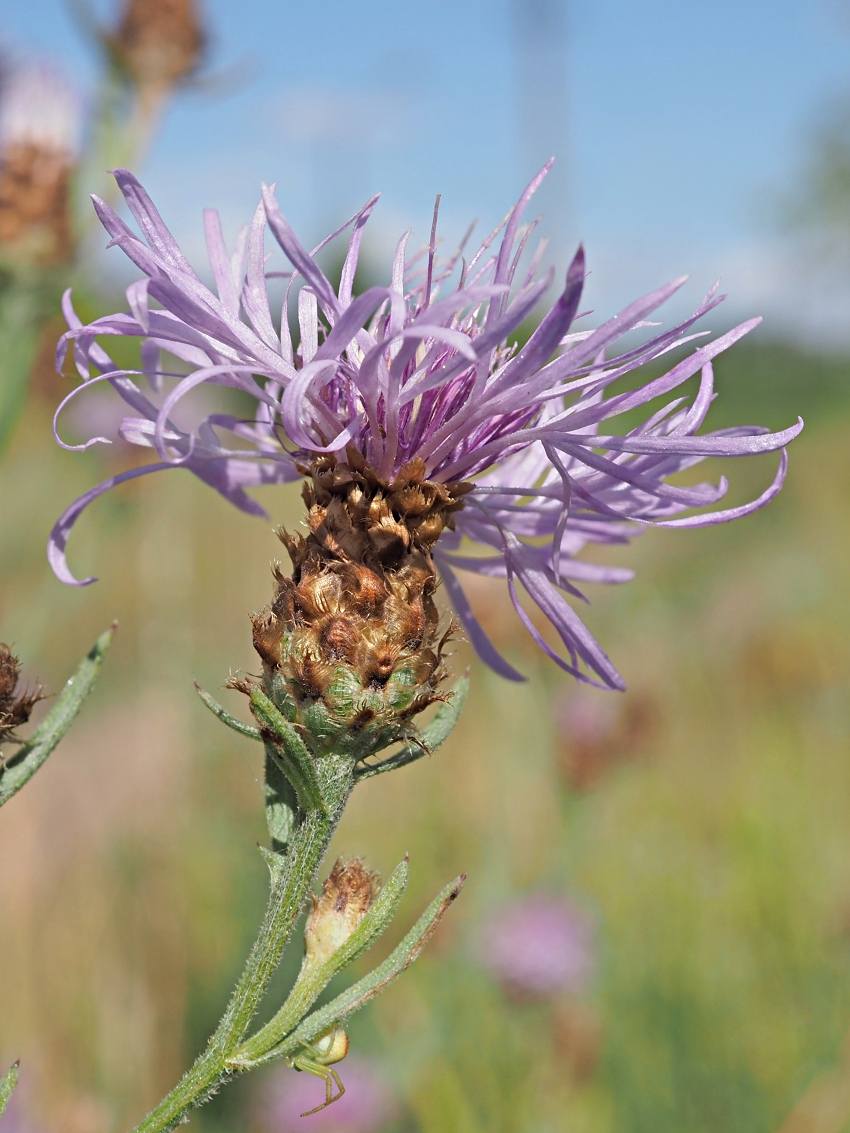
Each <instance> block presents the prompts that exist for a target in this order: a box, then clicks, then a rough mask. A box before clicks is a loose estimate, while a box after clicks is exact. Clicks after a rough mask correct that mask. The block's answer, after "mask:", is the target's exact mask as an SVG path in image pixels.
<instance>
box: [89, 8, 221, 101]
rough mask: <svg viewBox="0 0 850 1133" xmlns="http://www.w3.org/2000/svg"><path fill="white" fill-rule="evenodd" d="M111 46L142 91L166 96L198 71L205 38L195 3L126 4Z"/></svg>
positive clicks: (110, 42)
mask: <svg viewBox="0 0 850 1133" xmlns="http://www.w3.org/2000/svg"><path fill="white" fill-rule="evenodd" d="M108 43H109V46H110V47H111V48H112V50H113V52H114V53H115V56H116V58H117V59H118V61H119V63H120V64H121V66H122V67H123V68H124V69H125V70H126V72H127V73H128V75H129V76H130V77H131V78H132V80H133V81H134V82H135V83H136V85H137V86H138V87H139V88H140V89H144V90H146V91H149V92H152V93H160V94H163V93H165V92H167V91H168V90H170V89H171V88H173V87H175V86H177V85H178V83H180V82H181V81H182V80H184V79H186V78H188V77H189V76H190V75H191V74H193V73H194V72H195V71H196V70H197V69H198V66H199V65H200V62H201V57H202V54H203V50H204V46H205V44H206V36H205V34H204V30H203V26H202V23H201V19H200V16H199V13H198V9H197V5H196V4H195V2H194V0H127V5H126V7H125V9H124V14H123V16H122V18H121V22H120V24H119V25H118V28H117V30H116V31H115V33H114V34H113V35H112V36H111V37H109V39H108Z"/></svg>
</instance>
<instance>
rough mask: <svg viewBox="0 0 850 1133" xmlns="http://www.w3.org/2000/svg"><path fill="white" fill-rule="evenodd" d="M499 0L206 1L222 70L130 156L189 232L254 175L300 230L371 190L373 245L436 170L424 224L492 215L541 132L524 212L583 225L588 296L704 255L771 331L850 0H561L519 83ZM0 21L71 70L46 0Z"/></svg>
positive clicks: (833, 89) (61, 7) (704, 281)
mask: <svg viewBox="0 0 850 1133" xmlns="http://www.w3.org/2000/svg"><path fill="white" fill-rule="evenodd" d="M511 2H513V4H514V6H516V5H519V4H520V3H521V2H522V3H533V2H537V3H540V2H541V0H429V3H428V4H424V3H421V2H419V3H412V2H411V0H392V2H390V0H361V2H360V3H356V4H355V3H351V2H350V0H349V2H347V3H341V2H339V0H312V2H311V3H309V4H303V3H298V4H296V3H287V2H286V0H274V2H272V0H239V2H238V3H236V2H235V0H208V2H207V6H206V13H207V18H208V23H209V26H210V28H211V32H212V36H213V41H214V42H213V50H212V52H211V57H210V63H209V69H210V70H211V71H212V72H216V71H224V72H226V71H227V69H228V68H231V67H232V68H235V70H236V71H237V72H238V74H239V76H240V77H239V80H238V84H237V87H236V89H235V90H233V91H231V92H230V93H227V94H220V95H218V96H210V95H209V94H206V95H204V94H186V95H183V96H182V97H181V98H180V99H179V100H178V101H177V102H176V103H175V104H174V105H173V107H172V108H171V109H170V111H169V113H168V115H167V118H166V120H165V123H164V126H163V129H162V131H161V133H160V135H159V137H158V139H157V142H156V145H155V147H154V150H153V152H152V153H151V155H150V156H149V157H148V159H147V160H146V161H145V163H144V166H143V168H142V174H143V178H144V180H145V181H146V183H147V184H148V186H149V188H150V189H151V191H152V193H153V194H154V196H155V199H157V201H158V202H159V203H160V205H161V207H162V209H163V212H164V213H165V214H166V217H167V219H168V220H169V221H170V222H171V223H172V224H173V227H174V228H175V230H176V232H177V234H178V236H179V237H180V238H181V240H184V241H185V242H186V243H187V245H188V246H189V247H190V249H191V250H193V251H194V250H195V249H197V248H198V246H199V243H200V209H201V208H202V207H203V206H205V205H216V206H218V207H219V208H220V209H221V210H222V213H223V216H224V218H225V224H226V226H229V227H230V228H231V230H233V229H235V227H236V226H237V224H238V223H241V222H242V220H244V219H247V217H248V215H249V214H250V211H251V210H252V208H253V206H254V203H255V201H256V198H257V186H258V183H259V182H260V180H261V179H266V180H276V181H277V183H278V196H279V199H280V201H281V204H282V205H283V207H284V208H285V209H286V211H287V212H288V214H289V215H290V217H291V218H292V220H293V221H294V223H295V224H296V226H297V227H298V228H299V229H300V230H301V231H302V232H303V233H304V234H305V237H306V238H307V239H310V238H313V237H318V236H319V235H320V234H322V232H323V231H324V229H325V228H326V226H327V225H328V224H330V223H331V222H332V221H334V220H336V219H338V218H339V219H341V218H342V215H343V213H344V212H345V210H346V209H349V210H351V209H352V208H353V207H356V205H357V204H358V203H361V202H362V200H363V199H365V197H367V196H368V195H369V194H370V193H371V192H373V191H376V190H378V189H380V190H382V191H383V193H384V198H383V201H382V204H381V206H380V209H379V211H378V213H377V215H376V222H375V235H374V242H373V248H374V249H375V250H376V252H377V251H379V250H380V249H381V248H382V247H383V246H384V245H385V244H388V243H389V242H390V241H391V240H392V241H393V242H394V240H395V238H396V236H397V235H398V234H399V233H400V232H401V231H402V230H403V229H404V228H406V227H407V226H408V225H409V224H411V223H412V224H413V225H414V229H415V231H416V233H417V234H419V235H421V237H422V238H423V239H424V238H425V236H426V229H427V225H428V220H429V216H430V210H431V206H432V203H433V198H434V195H435V193H437V192H441V193H442V195H443V217H444V223H445V230H446V233H447V235H452V234H454V233H456V232H459V231H460V230H461V228H462V227H464V226H465V223H466V221H467V220H468V219H471V218H472V217H476V216H477V217H480V218H481V222H482V226H485V225H487V226H491V225H492V223H493V222H495V221H496V220H498V219H499V218H500V217H501V216H502V215H503V214H504V212H505V211H506V209H507V208H508V207H509V205H510V204H511V202H512V200H513V198H514V197H515V196H516V195H517V194H518V192H519V191H520V189H521V187H522V185H523V183H524V181H525V180H527V179H528V176H529V175H530V174H531V173H532V172H533V170H532V169H531V168H530V167H529V166H530V165H531V163H532V161H533V159H534V153H533V151H534V149H535V146H536V147H537V148H539V146H540V145H541V144H542V145H546V144H549V143H551V146H552V148H553V149H556V150H557V151H558V159H559V170H560V172H559V176H558V178H556V179H555V182H554V184H553V186H552V188H551V189H550V191H549V192H548V196H547V197H546V198H544V200H543V202H542V203H543V205H544V206H545V208H546V212H547V215H548V219H547V221H546V222H545V223H544V228H545V227H547V226H548V227H549V228H550V229H552V230H553V231H554V232H555V233H556V234H557V235H559V236H560V237H561V239H562V242H563V246H564V247H565V246H566V245H567V244H568V243H569V244H572V243H574V242H577V240H578V239H579V238H581V239H583V240H584V241H585V244H586V246H587V250H588V255H589V260H590V266H591V268H592V269H593V276H592V277H591V292H592V293H594V299H595V300H597V301H598V305H600V306H604V307H606V308H607V307H608V306H610V305H613V304H615V303H618V302H621V301H622V302H625V301H626V300H628V299H629V298H632V297H634V294H635V293H636V292H637V291H640V290H648V289H649V288H650V287H653V286H655V285H656V284H657V283H659V282H660V281H661V280H662V279H663V278H665V277H669V276H671V275H678V274H681V273H682V272H687V271H690V272H691V273H692V274H693V276H694V280H695V282H694V288H695V289H704V287H705V286H707V285H708V284H710V283H711V282H712V281H713V279H714V278H715V277H716V276H717V275H720V274H722V275H723V277H724V284H725V286H726V288H728V289H729V290H730V291H731V292H732V293H733V295H734V296H735V305H736V311H737V307H739V306H740V307H741V308H742V309H744V308H746V309H747V310H748V311H752V310H753V305H754V304H755V307H756V309H758V307H759V306H761V307H763V308H764V309H765V310H766V312H767V313H768V314H769V315H770V314H771V313H772V314H773V318H774V319H775V320H776V329H777V330H778V329H779V324H781V323H782V322H783V320H787V319H788V318H791V319H794V318H797V317H799V318H803V319H805V317H806V316H805V313H803V315H798V312H799V309H800V304H799V302H798V301H797V298H798V297H797V296H795V295H793V294H792V292H791V288H792V287H793V283H794V272H793V269H792V268H791V267H789V265H788V263H787V262H786V261H785V260H784V259H783V253H782V251H781V247H780V245H781V241H780V240H779V238H778V235H777V221H776V215H777V213H778V210H779V203H780V201H781V199H782V195H783V194H784V193H787V192H789V191H790V190H791V188H792V187H793V185H794V184H795V182H796V179H797V178H798V176H799V171H800V169H801V167H802V165H803V163H804V158H805V152H806V144H807V137H808V133H809V131H810V128H811V126H812V123H813V122H815V121H817V119H818V115H819V114H820V113H821V112H822V111H823V109H824V108H825V107H826V106H828V104H829V102H830V100H831V99H833V98H835V97H837V96H840V95H841V94H843V93H845V92H846V91H848V90H850V11H847V10H845V9H843V8H842V7H841V5H840V3H839V0H814V2H812V0H809V2H808V3H806V2H804V0H771V2H770V3H766V2H765V0H712V3H711V4H708V3H705V2H703V3H696V2H694V0H644V2H643V3H637V4H636V3H634V2H633V0H631V2H630V0H595V2H591V0H571V2H565V3H564V8H565V9H566V20H565V27H566V36H565V40H564V42H563V44H560V43H559V42H557V43H555V46H554V47H553V49H552V50H551V51H550V53H549V56H548V63H546V61H545V60H544V64H545V66H544V64H541V67H542V69H543V70H544V71H545V72H546V74H547V75H548V78H546V77H545V76H544V78H543V79H542V80H540V82H539V84H538V87H537V89H535V90H530V88H529V87H528V85H527V84H528V78H529V75H531V81H532V82H534V81H535V76H536V71H535V68H534V67H532V68H531V70H530V71H529V69H528V68H527V67H526V70H525V71H522V70H520V69H518V64H517V59H518V53H517V49H516V44H517V27H518V25H517V19H516V12H515V7H514V8H513V9H512V8H511ZM548 2H549V3H552V4H556V5H557V4H558V3H559V0H548ZM100 10H101V11H104V12H105V11H106V10H107V9H106V8H105V7H104V6H103V5H101V9H100ZM0 36H2V39H3V40H5V41H6V43H7V44H10V45H16V46H17V47H19V48H20V49H23V50H26V51H27V52H29V53H31V54H40V53H46V54H48V55H51V56H53V57H54V58H56V59H58V60H61V62H62V63H63V65H64V66H65V67H66V69H67V70H68V71H70V73H71V74H72V76H73V77H74V78H75V79H76V80H77V81H78V82H79V83H80V84H81V85H82V86H84V87H90V86H91V85H92V83H93V81H94V76H95V74H96V60H95V56H94V54H93V52H92V51H91V49H90V48H89V47H87V45H86V44H85V43H84V42H83V41H82V39H81V37H80V36H79V34H78V33H77V32H76V31H75V29H74V25H73V22H72V20H71V18H70V16H69V14H68V7H67V5H66V4H65V3H64V0H30V2H28V3H26V4H22V3H20V2H18V0H14V2H13V0H2V4H0ZM525 58H526V59H527V58H528V57H527V56H526V57H525ZM547 68H548V69H547ZM523 83H525V86H524V87H523V89H524V90H525V92H526V103H527V102H528V100H529V98H531V99H532V100H533V99H534V98H537V99H538V101H539V103H540V112H539V114H537V115H535V116H534V120H533V121H532V120H531V119H530V117H529V109H528V106H527V105H526V108H525V110H524V111H523V110H522V109H521V107H522V102H521V99H520V93H519V92H520V87H522V86H523ZM547 131H548V133H547ZM695 294H696V291H695V290H694V291H693V293H692V294H690V295H689V300H688V301H690V300H691V299H692V298H695ZM789 312H790V314H789ZM606 313H607V311H606Z"/></svg>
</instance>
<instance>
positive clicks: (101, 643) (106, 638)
mask: <svg viewBox="0 0 850 1133" xmlns="http://www.w3.org/2000/svg"><path fill="white" fill-rule="evenodd" d="M114 632H115V625H112V626H111V627H110V628H109V629H108V630H106V632H105V633H102V634H101V635H100V637H99V638H98V639H97V641H96V642H95V643H94V645H93V646H92V648H91V649H90V650H89V651H88V653H87V654H86V656H85V657H84V658H83V660H82V662H81V663H80V665H79V666H78V667H77V671H76V672H75V673H74V675H73V676H72V677H71V679H70V680H69V681H68V682H67V684H66V685H65V687H64V689H63V690H62V692H61V693H60V694H59V697H58V699H57V701H56V704H55V705H54V706H53V708H52V709H51V710H50V712H48V714H47V716H45V718H44V720H42V722H41V724H39V726H38V727H37V728H36V730H35V732H34V733H33V735H32V737H31V738H30V739H29V740H28V741H27V743H25V744H24V745H23V747H22V748H21V749H20V751H18V752H16V753H15V755H14V757H13V758H12V759H11V760H10V761H9V763H8V764H7V766H6V767H5V769H4V770H2V772H0V806H2V805H3V804H4V803H7V802H8V801H9V799H11V798H12V796H13V795H16V794H17V793H18V791H19V790H20V789H21V787H23V786H24V784H26V783H28V782H29V780H30V779H31V778H32V777H33V775H35V773H36V771H38V769H39V767H41V765H42V764H43V763H44V762H45V760H46V759H47V758H48V756H49V755H50V754H51V753H52V752H53V750H54V749H55V748H56V746H57V745H58V744H59V741H60V740H61V739H62V738H63V737H64V735H65V733H66V732H67V731H68V729H69V728H70V727H71V724H72V723H73V722H74V719H75V718H76V716H77V713H78V712H79V711H80V709H81V708H82V706H83V703H84V701H85V700H86V698H87V697H88V695H89V693H90V692H91V690H92V689H93V688H94V685H95V682H96V680H97V678H98V676H99V675H100V670H101V667H102V665H103V659H104V657H105V655H106V651H107V650H108V649H109V646H110V645H111V644H112V637H113V634H114Z"/></svg>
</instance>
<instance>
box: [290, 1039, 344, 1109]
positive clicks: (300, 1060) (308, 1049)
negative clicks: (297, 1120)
mask: <svg viewBox="0 0 850 1133" xmlns="http://www.w3.org/2000/svg"><path fill="white" fill-rule="evenodd" d="M347 1054H348V1035H347V1034H346V1033H345V1031H344V1030H343V1029H342V1027H337V1026H333V1027H331V1029H330V1030H329V1031H325V1033H324V1034H323V1035H321V1036H320V1037H319V1038H318V1039H316V1041H315V1042H314V1043H312V1044H311V1045H310V1046H305V1047H303V1049H302V1050H301V1053H300V1054H296V1055H294V1056H293V1057H290V1058H287V1060H286V1061H287V1062H288V1063H289V1065H290V1066H291V1067H292V1068H293V1069H294V1070H306V1071H307V1073H308V1074H315V1076H316V1077H317V1078H324V1080H325V1100H324V1101H323V1102H322V1104H321V1105H317V1106H316V1108H315V1109H308V1110H307V1112H306V1113H302V1114H301V1116H302V1117H309V1116H310V1114H311V1113H318V1112H319V1110H320V1109H324V1108H325V1107H326V1106H329V1105H330V1104H331V1102H338V1101H339V1099H340V1098H341V1097H342V1095H343V1094H344V1093H345V1086H343V1084H342V1082H341V1081H340V1078H339V1074H337V1072H336V1070H332V1069H331V1066H332V1065H333V1063H334V1062H342V1060H343V1059H344V1058H345V1056H346V1055H347ZM334 1086H336V1088H337V1090H338V1091H339V1092H338V1093H337V1095H336V1097H334V1089H333V1088H334Z"/></svg>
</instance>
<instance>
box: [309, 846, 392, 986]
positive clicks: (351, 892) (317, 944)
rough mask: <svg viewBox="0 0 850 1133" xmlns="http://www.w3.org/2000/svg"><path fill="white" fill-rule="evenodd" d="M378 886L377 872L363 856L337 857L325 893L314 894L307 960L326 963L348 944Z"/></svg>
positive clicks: (310, 962)
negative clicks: (372, 869)
mask: <svg viewBox="0 0 850 1133" xmlns="http://www.w3.org/2000/svg"><path fill="white" fill-rule="evenodd" d="M379 885H380V878H379V877H378V874H376V873H371V872H370V871H369V870H368V869H366V867H365V866H364V865H363V862H362V861H361V860H360V858H354V859H353V860H352V861H350V862H346V861H343V859H342V858H338V859H337V861H336V862H335V864H334V867H333V869H332V870H331V874H330V877H329V878H328V879H327V881H326V882H325V883H324V885H323V886H322V896H321V897H315V896H314V897H313V912H312V913H311V915H310V917H309V919H308V921H307V927H306V928H305V930H304V945H305V949H306V958H305V963H307V964H310V965H313V964H323V963H324V962H325V961H326V960H329V959H330V957H331V956H333V954H334V953H335V952H337V951H338V950H339V949H340V948H341V947H342V946H343V944H345V942H346V940H348V938H349V937H350V936H351V934H352V933H353V932H354V930H355V929H356V928H357V927H358V925H359V924H360V922H361V921H362V920H363V918H364V917H365V915H366V913H367V912H368V911H369V908H370V906H371V904H372V901H373V900H374V899H375V897H376V895H377V893H378V888H379Z"/></svg>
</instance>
